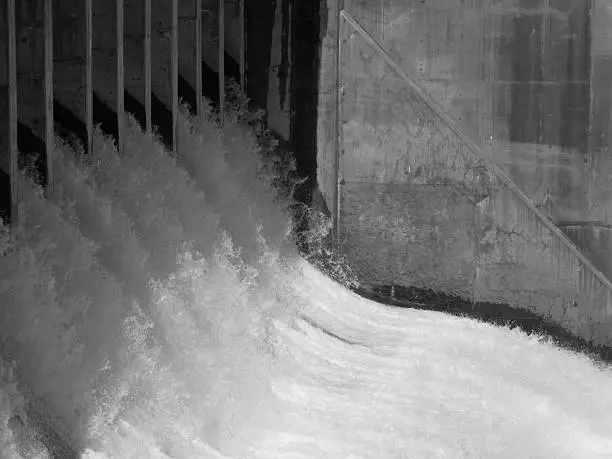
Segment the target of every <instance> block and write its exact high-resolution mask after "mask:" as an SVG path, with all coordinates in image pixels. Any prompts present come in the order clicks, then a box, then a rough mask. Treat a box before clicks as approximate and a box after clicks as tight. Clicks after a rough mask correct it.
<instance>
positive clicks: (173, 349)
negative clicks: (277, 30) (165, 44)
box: [0, 119, 612, 459]
mask: <svg viewBox="0 0 612 459" xmlns="http://www.w3.org/2000/svg"><path fill="white" fill-rule="evenodd" d="M131 124H132V125H131V127H130V129H129V139H128V141H127V145H126V149H125V152H124V153H123V154H122V155H119V154H117V152H116V150H115V149H114V147H113V145H112V143H111V142H110V141H108V140H105V139H103V138H102V137H101V136H98V137H97V140H96V145H97V148H96V150H95V152H94V154H92V155H90V156H89V157H86V159H84V160H82V159H81V160H78V159H76V157H77V155H75V153H74V152H73V151H71V150H70V149H69V148H68V147H67V146H65V145H61V146H60V147H59V148H58V149H57V151H56V153H55V155H54V158H53V169H54V174H55V183H56V185H55V186H54V188H53V190H52V191H51V192H50V193H49V194H48V196H47V197H43V195H42V193H41V191H40V190H39V189H38V188H37V187H36V186H34V185H33V184H32V182H31V181H29V180H28V179H25V178H22V182H21V190H22V196H21V199H22V212H23V224H22V226H21V228H20V230H18V231H14V232H11V233H9V232H8V230H7V229H6V228H5V227H1V228H2V231H0V334H1V335H0V339H1V343H2V360H1V361H0V456H1V457H6V458H34V457H48V453H47V449H46V448H45V444H44V443H45V442H48V439H45V437H43V436H41V434H40V432H41V431H42V430H44V429H41V427H40V423H39V422H38V420H39V419H44V420H45V423H47V424H48V425H50V426H52V429H53V430H55V431H57V432H59V433H60V435H62V436H63V437H64V438H65V439H66V440H67V441H68V442H70V443H71V444H72V445H73V447H74V448H78V449H79V451H80V453H79V454H81V455H82V457H84V458H121V459H129V458H134V459H136V458H137V459H142V458H283V459H292V458H296V459H297V458H313V459H320V458H353V459H357V458H577V459H585V458H612V371H611V370H610V369H609V368H605V367H603V365H599V364H595V363H594V362H592V361H591V360H589V359H588V358H587V357H584V356H581V355H577V354H573V353H571V352H569V351H565V350H561V349H558V348H556V347H554V346H553V345H552V344H550V343H548V342H545V341H544V340H542V339H539V338H538V337H536V336H527V335H525V334H524V333H522V332H520V331H518V330H509V329H505V328H499V327H494V326H491V325H487V324H484V323H481V322H477V321H474V320H471V319H467V318H457V317H452V316H448V315H445V314H442V313H436V312H427V311H416V310H400V309H391V308H389V307H386V306H383V305H379V304H376V303H374V302H371V301H369V300H366V299H363V298H361V297H359V296H357V295H356V294H354V293H353V292H351V291H350V290H349V289H348V288H346V287H344V286H342V285H341V284H339V283H338V282H336V281H335V280H332V279H330V278H329V277H327V276H326V275H325V274H323V273H322V272H321V271H319V270H317V269H316V268H314V267H313V266H312V265H310V264H309V263H308V262H306V261H305V260H304V259H303V258H301V257H300V256H299V255H298V253H297V249H296V248H295V245H294V244H293V242H291V238H290V237H289V236H290V230H291V224H290V221H291V219H290V216H289V211H288V207H287V205H288V202H287V200H286V199H284V198H282V197H281V196H280V195H279V194H278V193H277V192H276V191H275V188H274V186H273V185H274V180H275V179H276V178H278V177H277V175H278V174H279V173H281V169H279V168H278V167H277V165H278V164H277V163H276V162H274V161H273V158H271V157H266V156H265V155H263V156H262V155H261V154H259V153H258V151H259V150H258V147H257V144H256V141H255V138H254V135H253V134H252V133H251V132H250V131H249V130H248V129H247V128H245V127H244V126H241V125H239V124H238V123H235V122H228V123H227V124H226V126H225V128H224V132H223V135H221V132H220V130H219V128H218V127H217V126H216V125H215V124H214V123H213V122H210V121H207V122H203V123H202V124H200V125H197V126H196V125H195V124H194V123H193V121H190V120H187V119H185V120H184V121H183V122H182V123H181V126H180V129H181V133H180V151H179V155H178V159H175V158H172V157H171V156H170V155H169V154H168V153H167V152H166V151H165V150H164V148H163V147H162V146H161V144H160V143H158V142H157V141H156V140H154V139H152V138H151V137H150V136H147V135H145V134H143V133H142V132H141V131H140V129H139V128H138V127H137V126H136V125H135V124H134V123H133V122H132V123H131Z"/></svg>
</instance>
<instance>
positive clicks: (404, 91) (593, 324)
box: [318, 0, 612, 344]
mask: <svg viewBox="0 0 612 459" xmlns="http://www.w3.org/2000/svg"><path fill="white" fill-rule="evenodd" d="M333 3H334V2H330V3H329V4H328V6H329V10H330V14H329V19H328V29H327V34H326V37H325V38H324V42H323V56H322V60H323V70H322V73H321V95H320V111H319V116H320V121H319V171H318V177H319V185H320V187H321V189H322V190H323V192H324V195H325V197H326V199H327V200H328V205H329V204H331V199H330V198H331V196H332V191H333V186H334V181H333V179H334V177H333V171H332V169H331V165H332V161H333V155H334V139H333V135H334V129H333V113H334V100H333V94H334V83H335V82H334V79H333V51H334V47H335V42H334V34H335V23H334V15H335V12H334V10H333V9H334V7H335V6H334V4H333ZM346 8H347V10H348V12H349V13H350V14H352V15H353V16H354V17H355V18H356V19H357V20H358V21H359V22H360V23H361V24H362V25H363V27H364V28H365V29H366V30H367V31H368V32H369V33H370V34H371V35H373V36H374V38H375V39H376V40H378V41H379V42H380V43H381V45H382V46H383V47H384V48H385V49H386V50H387V51H388V53H389V55H390V56H391V58H392V59H394V60H395V61H396V62H397V63H398V64H399V65H400V66H401V67H402V68H404V69H405V70H406V71H407V72H408V73H409V74H411V75H416V78H417V80H418V81H419V82H420V83H421V84H422V85H424V86H425V87H426V88H427V90H428V91H430V93H432V94H433V96H434V97H435V98H436V99H437V100H438V101H439V102H440V103H441V104H442V106H443V107H444V108H445V109H446V110H447V111H448V112H449V113H450V114H451V115H452V116H453V117H454V118H455V119H457V120H459V121H461V122H462V124H463V125H464V126H466V127H467V128H468V129H469V130H470V131H472V133H473V135H474V137H475V138H479V141H481V140H482V139H487V140H488V143H489V145H490V146H491V147H492V148H491V150H490V152H491V153H490V154H491V159H492V160H493V161H494V162H496V163H497V164H498V165H499V166H500V167H502V168H503V169H504V170H505V171H506V172H507V173H508V174H509V175H510V177H511V178H513V179H514V181H515V183H516V184H517V185H518V186H519V188H520V189H522V190H523V192H525V193H526V194H527V195H528V196H529V197H530V198H531V200H532V202H534V204H535V205H536V207H539V209H540V212H541V213H542V214H543V215H545V216H547V217H548V218H550V219H551V220H552V221H561V220H588V219H591V218H593V217H594V215H595V213H594V212H593V210H592V209H593V201H592V200H591V199H590V196H589V186H588V183H587V177H588V173H589V167H590V165H589V161H588V155H587V148H588V137H587V135H586V134H587V133H588V126H589V116H588V114H589V110H590V101H589V99H588V98H585V94H587V93H588V88H589V86H590V80H589V73H588V70H587V71H585V66H587V63H588V62H589V60H590V57H589V55H590V50H589V49H587V44H588V40H587V38H588V37H587V35H588V33H587V32H588V21H587V23H586V25H585V22H584V18H585V17H586V18H588V14H587V15H585V12H586V13H588V2H583V1H579V2H561V1H556V0H553V1H551V2H549V3H544V2H541V3H537V4H536V3H534V2H530V3H529V4H527V3H525V2H522V1H518V0H516V1H514V0H505V1H500V2H486V1H483V0H473V1H458V0H457V1H455V0H446V1H434V2H420V1H416V0H415V1H409V2H394V1H391V0H389V1H383V2H376V3H374V2H369V1H367V0H349V1H347V5H346ZM581 18H582V22H580V20H579V19H581ZM348 29H350V26H348V27H347V31H346V34H345V35H343V37H342V39H343V42H344V43H345V44H344V45H343V47H342V63H341V64H342V67H341V79H342V91H343V97H342V98H343V103H342V120H341V121H342V130H341V134H342V143H341V145H342V151H341V158H340V178H341V182H342V183H343V185H342V193H341V216H340V225H341V227H340V230H341V234H342V238H343V248H344V249H345V250H346V251H347V252H348V254H349V259H350V261H351V264H352V267H353V268H354V269H356V271H357V272H358V273H363V276H364V281H366V282H369V281H370V279H372V280H373V282H377V283H383V284H393V283H395V284H398V285H416V286H427V287H430V288H434V289H439V290H442V291H446V292H454V293H459V294H461V295H462V296H465V297H468V298H473V299H478V300H483V301H492V302H504V303H508V304H511V305H515V306H520V307H524V308H527V309H530V310H532V311H534V312H537V313H538V314H539V315H542V316H546V317H550V318H552V319H553V320H555V321H556V322H557V323H560V324H562V325H563V326H564V327H566V328H568V329H570V330H571V331H572V332H574V333H576V334H577V335H579V336H582V337H584V338H586V339H589V340H592V341H593V342H596V343H597V344H600V343H604V342H605V343H608V344H612V302H611V297H610V291H609V290H608V287H609V285H608V286H606V285H604V284H602V282H600V281H599V280H598V279H596V278H595V277H594V275H593V274H592V272H590V271H589V269H588V268H587V266H588V264H587V265H585V264H584V263H582V262H581V261H580V259H579V258H578V257H577V255H576V254H575V253H572V252H571V251H570V250H569V249H568V246H567V245H566V243H563V242H562V241H561V240H560V239H559V236H558V235H556V234H553V233H551V232H550V231H549V230H548V229H546V228H545V226H544V225H543V224H542V222H541V220H539V219H538V218H535V216H534V215H532V214H531V211H528V210H527V208H526V207H525V205H524V204H523V203H522V202H521V201H520V200H519V199H517V196H516V195H514V194H513V193H512V192H510V191H509V190H508V189H506V188H505V187H503V186H501V182H500V181H499V180H498V179H497V178H496V177H495V176H494V175H493V174H492V173H491V171H490V170H488V169H487V167H485V166H484V165H483V164H481V163H479V162H478V161H476V160H475V158H474V157H473V156H471V154H470V153H469V152H467V151H466V149H465V147H464V146H463V145H462V143H461V141H459V139H458V138H456V137H455V136H454V134H452V133H451V132H450V131H449V130H448V129H447V128H446V127H445V126H444V125H441V123H440V121H439V120H437V117H436V116H434V115H433V113H432V112H431V110H429V109H428V108H427V107H426V106H425V104H424V103H423V101H421V100H420V99H419V98H418V97H416V96H415V95H414V94H412V92H411V91H410V90H409V89H408V86H407V85H406V84H405V82H404V81H402V80H401V78H400V77H399V76H398V75H397V74H396V72H394V71H393V70H392V69H391V68H390V67H388V66H387V64H385V63H384V61H383V59H381V57H380V56H379V55H378V54H377V52H376V51H374V50H373V49H372V48H371V47H370V45H368V44H367V43H366V42H365V41H364V40H363V39H362V38H361V37H360V36H359V35H358V34H352V33H351V32H352V30H348ZM525 39H527V40H528V41H527V42H522V41H521V40H525ZM517 40H518V42H520V43H518V42H517ZM529 40H531V41H529ZM517 43H518V44H519V45H520V46H517ZM516 49H518V50H519V51H514V50H516ZM513 53H514V54H513ZM585 91H586V92H585ZM585 159H587V160H586V161H585ZM598 216H599V215H598ZM377 235H378V236H377ZM446 266H448V269H446V268H441V267H446ZM599 266H600V267H602V266H604V265H603V264H601V263H600V264H599ZM568 305H571V307H569V306H568Z"/></svg>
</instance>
